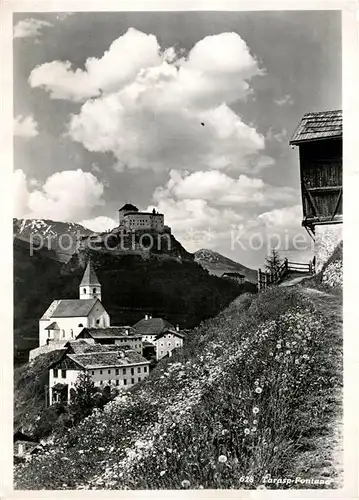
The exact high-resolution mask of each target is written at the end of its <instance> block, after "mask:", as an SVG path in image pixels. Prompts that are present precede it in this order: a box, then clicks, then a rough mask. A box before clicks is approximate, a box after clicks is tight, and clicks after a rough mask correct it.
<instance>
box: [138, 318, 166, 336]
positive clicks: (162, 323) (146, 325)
mask: <svg viewBox="0 0 359 500" xmlns="http://www.w3.org/2000/svg"><path fill="white" fill-rule="evenodd" d="M133 328H135V330H136V331H137V332H138V333H141V334H142V335H158V334H160V333H162V332H163V331H164V330H174V329H175V328H174V326H173V325H171V323H169V322H168V321H166V320H165V319H162V318H149V319H145V318H143V319H141V320H140V321H138V322H137V323H136V324H135V325H133Z"/></svg>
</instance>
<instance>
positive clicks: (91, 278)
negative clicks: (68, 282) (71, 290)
mask: <svg viewBox="0 0 359 500" xmlns="http://www.w3.org/2000/svg"><path fill="white" fill-rule="evenodd" d="M89 285H91V286H92V285H97V286H99V285H100V282H99V280H98V278H97V276H96V273H95V271H94V268H93V265H92V262H91V260H90V259H89V260H88V262H87V266H86V269H85V272H84V275H83V278H82V281H81V285H80V286H89Z"/></svg>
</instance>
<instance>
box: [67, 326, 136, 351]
mask: <svg viewBox="0 0 359 500" xmlns="http://www.w3.org/2000/svg"><path fill="white" fill-rule="evenodd" d="M76 338H77V339H86V340H87V341H89V342H94V343H95V342H96V343H99V344H103V345H116V346H118V347H120V348H121V347H129V348H130V349H133V350H134V351H136V352H138V353H139V354H142V351H143V347H142V335H141V334H139V333H137V332H136V330H135V329H134V328H132V327H131V326H108V327H107V328H88V327H86V328H84V329H83V330H81V332H80V333H79V334H78V336H77V337H76Z"/></svg>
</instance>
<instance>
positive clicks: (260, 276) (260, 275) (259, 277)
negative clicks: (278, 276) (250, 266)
mask: <svg viewBox="0 0 359 500" xmlns="http://www.w3.org/2000/svg"><path fill="white" fill-rule="evenodd" d="M261 281H262V271H261V270H260V269H258V272H257V287H258V292H260V291H261V288H262V283H261Z"/></svg>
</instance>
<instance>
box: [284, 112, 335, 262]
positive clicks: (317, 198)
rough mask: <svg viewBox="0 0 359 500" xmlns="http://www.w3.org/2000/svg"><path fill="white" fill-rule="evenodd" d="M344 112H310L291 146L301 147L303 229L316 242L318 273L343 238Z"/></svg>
mask: <svg viewBox="0 0 359 500" xmlns="http://www.w3.org/2000/svg"><path fill="white" fill-rule="evenodd" d="M342 136H343V131H342V111H341V110H335V111H319V112H315V113H306V114H305V115H304V116H303V118H302V120H301V122H300V124H299V125H298V127H297V129H296V131H295V132H294V134H293V137H292V139H291V140H290V143H289V144H291V145H292V146H298V148H299V163H300V181H301V192H302V206H303V220H302V226H303V227H304V228H305V229H306V230H307V231H308V233H309V234H310V235H311V237H312V238H313V239H314V241H315V243H314V252H315V271H316V272H318V271H320V270H321V268H322V267H323V264H324V263H325V262H326V261H327V260H328V258H329V257H330V256H331V255H332V253H333V251H334V249H335V247H336V246H337V245H338V244H339V243H340V242H341V241H342V239H343V234H342V231H343V182H342V171H343V165H342V162H343V152H342V149H343V137H342Z"/></svg>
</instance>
